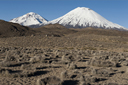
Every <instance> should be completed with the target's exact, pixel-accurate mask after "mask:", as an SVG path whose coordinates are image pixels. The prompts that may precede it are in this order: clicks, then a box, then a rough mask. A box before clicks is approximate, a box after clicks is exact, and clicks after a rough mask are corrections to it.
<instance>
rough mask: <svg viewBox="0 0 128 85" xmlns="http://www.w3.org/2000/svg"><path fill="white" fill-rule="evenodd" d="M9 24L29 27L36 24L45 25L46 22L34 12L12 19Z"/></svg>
mask: <svg viewBox="0 0 128 85" xmlns="http://www.w3.org/2000/svg"><path fill="white" fill-rule="evenodd" d="M9 22H13V23H19V24H21V25H23V26H30V25H36V24H46V23H47V20H46V19H45V18H43V17H41V16H40V15H38V14H36V13H34V12H30V13H27V14H25V15H23V16H20V17H18V18H14V19H12V20H10V21H9Z"/></svg>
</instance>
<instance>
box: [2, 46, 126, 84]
mask: <svg viewBox="0 0 128 85" xmlns="http://www.w3.org/2000/svg"><path fill="white" fill-rule="evenodd" d="M127 67H128V53H126V52H112V51H98V50H80V49H50V48H46V49H44V48H34V47H0V85H120V84H121V85H122V84H127V83H128V69H127Z"/></svg>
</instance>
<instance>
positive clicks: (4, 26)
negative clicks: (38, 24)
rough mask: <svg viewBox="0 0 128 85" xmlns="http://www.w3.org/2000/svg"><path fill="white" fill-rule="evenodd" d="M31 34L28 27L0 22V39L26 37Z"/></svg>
mask: <svg viewBox="0 0 128 85" xmlns="http://www.w3.org/2000/svg"><path fill="white" fill-rule="evenodd" d="M33 33H34V31H32V30H31V29H30V28H29V27H25V26H21V25H19V24H16V23H11V22H6V21H3V20H0V37H15V36H28V35H32V34H33Z"/></svg>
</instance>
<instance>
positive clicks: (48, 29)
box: [34, 24, 77, 36]
mask: <svg viewBox="0 0 128 85" xmlns="http://www.w3.org/2000/svg"><path fill="white" fill-rule="evenodd" d="M34 30H35V31H37V32H38V34H40V35H49V36H51V35H58V36H63V35H67V34H72V33H76V32H77V31H76V30H72V29H67V28H66V27H64V26H62V25H60V24H49V25H45V26H42V27H39V28H36V29H34Z"/></svg>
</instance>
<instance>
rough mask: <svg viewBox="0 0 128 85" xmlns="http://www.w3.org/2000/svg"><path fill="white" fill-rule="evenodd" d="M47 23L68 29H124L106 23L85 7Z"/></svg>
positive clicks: (106, 21)
mask: <svg viewBox="0 0 128 85" xmlns="http://www.w3.org/2000/svg"><path fill="white" fill-rule="evenodd" d="M49 23H51V24H55V23H59V24H61V25H63V26H66V27H68V28H70V27H72V28H85V27H96V28H104V29H126V28H124V27H122V26H120V25H118V24H115V23H112V22H110V21H108V20H107V19H105V18H104V17H102V16H101V15H99V14H98V13H96V12H95V11H93V10H91V9H90V8H86V7H77V8H76V9H74V10H71V11H70V12H68V13H67V14H65V15H64V16H62V17H59V18H57V19H55V20H52V21H50V22H49Z"/></svg>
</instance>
